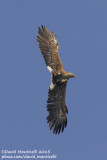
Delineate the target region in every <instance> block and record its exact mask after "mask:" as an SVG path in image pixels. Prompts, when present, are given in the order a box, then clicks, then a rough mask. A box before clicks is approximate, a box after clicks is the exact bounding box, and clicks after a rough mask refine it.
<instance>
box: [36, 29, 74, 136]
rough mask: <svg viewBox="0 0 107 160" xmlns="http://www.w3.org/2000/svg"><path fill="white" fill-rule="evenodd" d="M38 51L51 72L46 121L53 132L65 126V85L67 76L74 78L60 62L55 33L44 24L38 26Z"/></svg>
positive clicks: (57, 131) (66, 111) (61, 129)
mask: <svg viewBox="0 0 107 160" xmlns="http://www.w3.org/2000/svg"><path fill="white" fill-rule="evenodd" d="M38 33H39V36H37V41H38V42H39V48H40V51H41V53H42V55H43V57H44V60H45V63H46V66H47V69H48V70H49V71H50V72H51V85H50V88H49V91H48V100H47V111H48V112H49V115H48V116H47V122H48V123H49V128H50V130H52V129H53V133H54V134H57V133H58V134H59V133H60V132H61V131H62V132H63V130H64V128H66V126H67V114H68V109H67V107H66V105H65V92H66V85H67V81H68V79H69V78H76V76H75V75H74V74H73V73H69V72H66V71H65V70H64V67H63V65H62V63H61V60H60V57H59V54H58V50H59V45H58V43H57V39H56V35H55V34H53V33H52V32H51V31H49V30H48V29H46V28H45V27H44V26H42V27H41V28H40V27H39V28H38Z"/></svg>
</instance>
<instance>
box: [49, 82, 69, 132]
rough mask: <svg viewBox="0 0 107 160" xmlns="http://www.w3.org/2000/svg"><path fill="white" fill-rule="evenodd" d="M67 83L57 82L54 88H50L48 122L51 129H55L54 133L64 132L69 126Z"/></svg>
mask: <svg viewBox="0 0 107 160" xmlns="http://www.w3.org/2000/svg"><path fill="white" fill-rule="evenodd" d="M66 84H67V82H63V83H59V82H58V83H56V84H55V88H54V89H53V90H50V89H49V92H48V101H47V111H48V112H49V115H48V116H47V122H48V123H49V128H50V130H52V129H53V133H54V134H57V133H58V134H59V133H60V132H63V130H64V128H66V126H67V116H66V114H67V113H68V109H67V107H66V105H65V92H66Z"/></svg>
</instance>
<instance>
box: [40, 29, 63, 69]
mask: <svg viewBox="0 0 107 160" xmlns="http://www.w3.org/2000/svg"><path fill="white" fill-rule="evenodd" d="M38 33H39V36H37V41H38V42H39V48H40V50H41V53H42V55H43V57H44V60H45V63H46V65H47V66H49V67H51V68H52V70H53V71H56V70H57V71H58V70H60V68H63V65H62V63H61V60H60V57H59V54H58V50H59V45H58V43H57V39H56V35H55V34H53V33H52V32H51V31H49V30H48V29H46V28H45V27H44V26H42V27H41V28H40V27H39V28H38Z"/></svg>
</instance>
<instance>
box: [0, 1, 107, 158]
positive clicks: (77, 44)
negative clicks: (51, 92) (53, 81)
mask: <svg viewBox="0 0 107 160" xmlns="http://www.w3.org/2000/svg"><path fill="white" fill-rule="evenodd" d="M42 24H43V25H45V26H46V27H47V28H48V29H50V30H52V31H53V33H56V36H57V39H58V43H59V54H60V57H61V60H62V63H63V65H64V67H65V69H66V70H67V71H69V72H72V73H74V74H75V75H77V77H78V78H77V79H70V80H69V82H68V84H67V90H66V105H67V107H68V110H69V114H68V125H67V128H66V129H65V130H64V132H63V134H60V135H59V136H55V135H53V134H52V132H49V128H48V124H47V122H46V116H47V114H48V113H47V111H46V101H47V98H48V89H49V85H50V73H49V72H48V70H47V68H46V66H45V62H44V60H43V57H42V55H41V53H40V50H39V48H38V43H37V42H36V36H37V30H38V26H41V25H42ZM0 44H1V45H0V150H4V149H6V150H13V149H16V150H18V149H20V150H34V149H37V150H39V149H41V150H42V149H43V150H48V149H50V150H51V154H57V159H58V160H65V159H72V160H78V159H79V160H90V159H91V160H95V159H97V160H106V159H107V1H106V0H87V1H86V0H81V1H80V0H67V1H61V0H59V1H56V0H53V1H52V0H51V1H50V0H45V1H43V0H9V1H8V0H2V1H0Z"/></svg>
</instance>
